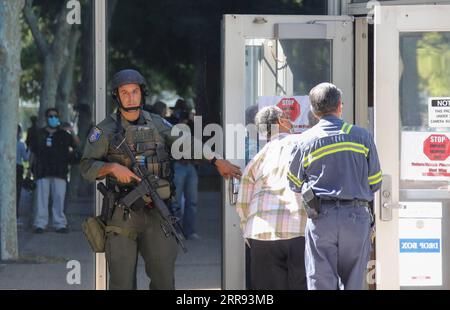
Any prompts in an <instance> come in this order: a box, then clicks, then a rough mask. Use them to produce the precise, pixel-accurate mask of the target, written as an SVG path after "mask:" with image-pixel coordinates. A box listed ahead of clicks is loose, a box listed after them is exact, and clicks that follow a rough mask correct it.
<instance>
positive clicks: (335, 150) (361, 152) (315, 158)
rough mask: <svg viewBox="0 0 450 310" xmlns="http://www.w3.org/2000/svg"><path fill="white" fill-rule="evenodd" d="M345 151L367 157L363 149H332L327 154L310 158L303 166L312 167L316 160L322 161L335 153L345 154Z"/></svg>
mask: <svg viewBox="0 0 450 310" xmlns="http://www.w3.org/2000/svg"><path fill="white" fill-rule="evenodd" d="M344 151H351V152H355V153H360V154H363V155H364V156H367V155H366V152H365V151H364V150H362V149H359V148H353V147H339V148H335V149H331V150H329V151H327V152H323V153H320V154H319V155H316V156H314V157H312V158H309V161H308V162H306V163H304V164H303V166H304V167H305V168H306V167H308V166H309V165H311V164H312V163H313V162H315V161H316V160H318V159H320V158H322V157H324V156H326V155H330V154H334V153H338V152H344Z"/></svg>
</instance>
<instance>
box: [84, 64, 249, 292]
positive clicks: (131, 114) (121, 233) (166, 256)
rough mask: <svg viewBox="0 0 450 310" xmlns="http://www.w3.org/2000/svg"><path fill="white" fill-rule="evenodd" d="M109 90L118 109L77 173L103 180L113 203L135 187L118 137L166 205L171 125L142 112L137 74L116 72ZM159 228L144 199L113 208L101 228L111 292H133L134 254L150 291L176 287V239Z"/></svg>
mask: <svg viewBox="0 0 450 310" xmlns="http://www.w3.org/2000/svg"><path fill="white" fill-rule="evenodd" d="M111 88H112V90H113V92H112V98H113V101H114V102H115V103H116V104H117V105H118V109H117V111H116V113H113V114H111V115H110V116H108V117H107V118H106V119H105V120H103V121H102V122H101V123H99V124H98V125H97V126H96V127H94V128H93V129H92V130H91V132H90V134H89V137H88V142H87V143H86V147H85V150H84V154H83V157H82V160H81V173H82V175H83V177H84V178H86V179H87V180H90V181H95V180H99V179H103V178H105V177H106V186H107V188H108V189H109V190H112V191H114V192H115V193H116V194H117V199H120V198H123V197H124V196H126V195H127V194H128V193H130V192H131V191H132V190H133V189H134V188H136V187H137V184H139V182H140V181H141V178H140V177H139V176H138V175H136V174H135V173H134V172H133V171H132V170H131V165H132V161H131V160H130V158H129V157H128V156H127V155H126V154H124V152H122V151H121V149H120V148H119V147H118V145H114V143H113V141H114V139H115V138H114V137H115V135H116V134H117V133H120V132H122V133H123V137H124V140H123V141H122V142H123V143H127V144H128V146H129V148H130V149H131V152H132V154H133V155H134V156H135V162H138V163H139V164H143V165H145V167H146V169H147V170H148V171H149V173H151V174H154V175H156V176H157V177H159V179H160V181H165V182H162V184H161V186H162V188H166V190H165V191H164V190H163V191H162V193H163V194H162V195H160V196H161V199H163V200H165V201H166V202H168V201H169V199H170V197H171V196H172V194H173V193H170V192H169V193H168V191H167V188H170V187H171V186H169V185H168V184H170V183H171V179H172V169H171V160H172V157H171V155H170V152H169V150H170V146H171V145H172V143H173V142H174V141H175V140H176V139H177V138H178V136H172V135H171V129H172V128H171V127H172V126H171V125H170V123H168V122H167V121H165V120H164V119H163V118H162V117H160V116H159V115H156V114H150V113H148V112H146V111H143V110H142V107H143V106H144V104H145V96H146V95H147V89H146V81H145V79H144V77H143V76H142V75H141V74H140V73H139V72H138V71H136V70H132V69H126V70H122V71H119V72H118V73H116V74H115V75H114V77H113V79H112V83H111ZM210 159H211V163H212V164H213V165H214V166H216V168H217V170H218V171H219V173H220V174H221V175H222V176H224V177H226V178H228V177H236V178H240V175H241V172H240V170H239V167H237V166H235V165H232V164H231V163H230V162H228V161H226V160H224V159H218V155H217V157H216V156H215V157H213V158H210ZM172 191H173V188H172ZM163 196H164V197H163ZM162 223H163V218H162V216H161V215H160V213H159V212H158V210H156V208H154V207H153V206H152V201H151V200H150V199H148V196H145V195H144V196H143V197H142V198H141V199H138V200H137V201H136V202H135V203H133V205H132V207H131V208H130V209H129V210H128V209H125V208H121V207H117V206H116V207H115V208H114V209H113V212H112V214H111V216H110V217H109V218H108V219H107V223H106V229H105V231H106V234H107V237H106V244H105V254H106V260H107V262H108V267H109V274H110V280H109V289H136V264H137V253H138V251H139V253H141V255H142V257H143V259H144V262H145V271H146V273H147V276H148V277H149V278H150V279H151V282H150V289H174V288H175V283H174V282H175V281H174V271H175V270H174V269H175V259H176V256H177V244H176V241H175V239H174V238H171V237H166V235H167V234H165V232H164V231H163V229H161V224H162Z"/></svg>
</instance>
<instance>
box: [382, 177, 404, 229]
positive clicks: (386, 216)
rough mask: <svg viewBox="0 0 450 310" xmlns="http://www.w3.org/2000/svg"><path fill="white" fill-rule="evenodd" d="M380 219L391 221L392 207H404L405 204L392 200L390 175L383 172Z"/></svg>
mask: <svg viewBox="0 0 450 310" xmlns="http://www.w3.org/2000/svg"><path fill="white" fill-rule="evenodd" d="M380 209H381V210H380V220H382V221H386V222H387V221H392V210H393V209H406V206H405V205H403V204H401V203H398V202H393V201H392V177H391V176H390V175H387V174H383V182H382V183H381V208H380Z"/></svg>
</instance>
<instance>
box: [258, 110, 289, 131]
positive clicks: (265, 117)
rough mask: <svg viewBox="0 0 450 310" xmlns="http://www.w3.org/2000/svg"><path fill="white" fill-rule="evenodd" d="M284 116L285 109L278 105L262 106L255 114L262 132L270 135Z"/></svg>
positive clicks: (259, 129)
mask: <svg viewBox="0 0 450 310" xmlns="http://www.w3.org/2000/svg"><path fill="white" fill-rule="evenodd" d="M282 116H283V110H281V109H280V108H279V107H277V106H270V107H264V108H262V109H261V110H260V111H259V112H258V113H256V116H255V124H256V127H257V128H258V131H259V133H260V134H262V135H265V134H267V137H270V136H271V135H272V129H273V128H276V127H275V126H276V125H278V120H279V119H280V118H281V117H282Z"/></svg>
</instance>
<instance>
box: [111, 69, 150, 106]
mask: <svg viewBox="0 0 450 310" xmlns="http://www.w3.org/2000/svg"><path fill="white" fill-rule="evenodd" d="M125 84H138V85H139V86H140V88H141V93H142V99H141V105H140V107H139V108H142V107H143V106H144V105H145V96H147V95H148V93H147V82H146V81H145V78H144V77H143V76H142V75H141V74H140V73H139V72H138V71H136V70H133V69H125V70H121V71H119V72H117V73H116V74H114V76H113V78H112V81H111V88H112V96H113V99H114V100H115V101H116V102H117V103H118V104H119V106H120V107H121V108H122V109H124V110H125V111H131V110H136V108H125V107H123V105H122V103H121V102H120V98H119V95H118V93H117V90H118V88H119V87H120V86H122V85H125Z"/></svg>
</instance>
